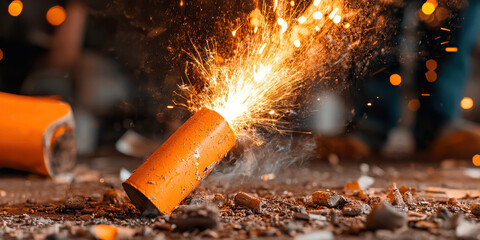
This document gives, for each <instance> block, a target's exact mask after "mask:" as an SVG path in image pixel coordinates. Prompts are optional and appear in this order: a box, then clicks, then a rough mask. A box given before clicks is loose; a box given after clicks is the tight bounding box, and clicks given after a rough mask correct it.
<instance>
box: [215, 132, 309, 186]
mask: <svg viewBox="0 0 480 240" xmlns="http://www.w3.org/2000/svg"><path fill="white" fill-rule="evenodd" d="M245 141H247V142H248V140H242V141H240V143H239V145H240V147H239V148H238V149H236V150H237V152H239V153H238V154H233V155H235V156H231V157H230V158H227V159H224V160H223V161H222V162H221V164H220V165H218V167H216V168H215V170H214V172H213V174H212V176H213V177H214V178H215V179H218V180H220V181H223V182H229V181H235V182H238V181H243V180H254V179H258V180H260V179H261V178H262V176H264V175H266V174H270V176H272V174H276V173H277V172H279V171H280V170H282V169H285V168H287V167H290V166H292V165H300V164H302V163H303V162H304V161H305V160H308V159H309V158H312V157H313V156H314V150H315V146H316V144H315V140H314V139H313V137H311V136H301V137H298V136H296V137H294V136H291V135H290V136H288V135H287V136H285V135H281V136H277V137H273V138H271V139H269V140H266V141H265V142H264V143H263V144H262V145H256V144H250V145H249V144H245ZM246 145H249V146H246Z"/></svg>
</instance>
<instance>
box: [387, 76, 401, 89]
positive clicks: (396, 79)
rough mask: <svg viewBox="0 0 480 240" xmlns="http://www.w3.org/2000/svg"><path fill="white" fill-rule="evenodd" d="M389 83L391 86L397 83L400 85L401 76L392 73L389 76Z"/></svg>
mask: <svg viewBox="0 0 480 240" xmlns="http://www.w3.org/2000/svg"><path fill="white" fill-rule="evenodd" d="M390 83H391V84H392V85H393V86H398V85H400V83H402V77H401V76H400V75H398V74H392V75H391V76H390Z"/></svg>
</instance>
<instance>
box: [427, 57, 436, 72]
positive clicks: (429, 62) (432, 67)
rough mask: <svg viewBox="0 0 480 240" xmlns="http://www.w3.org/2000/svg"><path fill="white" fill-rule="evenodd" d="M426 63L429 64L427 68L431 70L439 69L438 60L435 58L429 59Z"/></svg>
mask: <svg viewBox="0 0 480 240" xmlns="http://www.w3.org/2000/svg"><path fill="white" fill-rule="evenodd" d="M425 65H426V66H427V69H428V70H430V71H434V70H435V69H437V61H435V60H433V59H430V60H428V61H427V62H426V64H425Z"/></svg>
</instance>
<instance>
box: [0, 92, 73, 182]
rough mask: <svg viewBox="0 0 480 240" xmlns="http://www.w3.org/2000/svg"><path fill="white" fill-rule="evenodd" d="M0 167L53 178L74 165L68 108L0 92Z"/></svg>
mask: <svg viewBox="0 0 480 240" xmlns="http://www.w3.org/2000/svg"><path fill="white" fill-rule="evenodd" d="M0 113H1V114H0V167H7V168H12V169H17V170H22V171H29V172H34V173H38V174H41V175H45V176H54V175H55V174H56V173H58V172H62V171H66V170H68V169H69V168H70V167H72V166H73V164H74V163H75V154H76V151H75V138H74V133H73V131H74V127H75V126H74V125H75V124H74V120H73V114H72V110H71V108H70V106H69V105H68V104H67V103H65V102H62V101H59V100H55V99H50V98H45V97H27V96H20V95H14V94H9V93H2V92H0Z"/></svg>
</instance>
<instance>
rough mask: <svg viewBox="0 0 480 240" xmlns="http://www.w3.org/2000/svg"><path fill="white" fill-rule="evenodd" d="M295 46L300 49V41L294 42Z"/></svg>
mask: <svg viewBox="0 0 480 240" xmlns="http://www.w3.org/2000/svg"><path fill="white" fill-rule="evenodd" d="M293 45H295V47H297V48H298V47H300V40H295V41H294V42H293Z"/></svg>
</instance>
